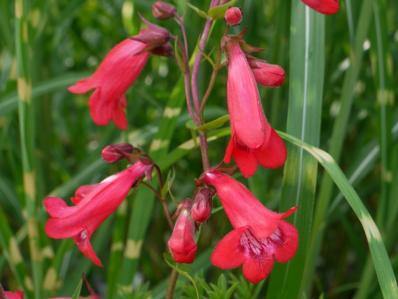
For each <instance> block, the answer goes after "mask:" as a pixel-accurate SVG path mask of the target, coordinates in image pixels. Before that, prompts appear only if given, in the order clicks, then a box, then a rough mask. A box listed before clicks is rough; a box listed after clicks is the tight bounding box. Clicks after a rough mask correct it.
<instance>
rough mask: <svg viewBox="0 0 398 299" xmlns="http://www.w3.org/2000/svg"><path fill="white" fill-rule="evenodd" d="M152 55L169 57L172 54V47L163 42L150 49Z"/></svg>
mask: <svg viewBox="0 0 398 299" xmlns="http://www.w3.org/2000/svg"><path fill="white" fill-rule="evenodd" d="M151 53H152V54H153V55H158V56H165V57H170V56H172V55H173V47H172V46H171V45H170V44H164V45H161V46H160V47H157V48H154V49H152V50H151Z"/></svg>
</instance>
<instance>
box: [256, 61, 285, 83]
mask: <svg viewBox="0 0 398 299" xmlns="http://www.w3.org/2000/svg"><path fill="white" fill-rule="evenodd" d="M249 64H250V67H251V68H252V71H253V74H254V78H256V81H257V83H259V84H261V85H263V86H266V87H277V86H281V85H282V84H283V82H285V70H284V69H283V68H282V67H281V66H279V65H277V64H270V63H267V62H266V61H263V60H260V59H254V58H249Z"/></svg>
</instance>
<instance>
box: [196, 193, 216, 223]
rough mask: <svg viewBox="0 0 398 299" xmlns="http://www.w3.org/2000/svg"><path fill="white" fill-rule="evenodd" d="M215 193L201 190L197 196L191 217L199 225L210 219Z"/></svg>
mask: <svg viewBox="0 0 398 299" xmlns="http://www.w3.org/2000/svg"><path fill="white" fill-rule="evenodd" d="M213 195H214V191H213V190H211V189H209V188H201V189H200V190H199V191H198V192H197V193H196V195H195V198H194V201H193V205H192V209H191V216H192V219H193V220H195V221H196V222H198V223H203V222H205V221H207V219H209V217H210V215H211V209H212V198H213Z"/></svg>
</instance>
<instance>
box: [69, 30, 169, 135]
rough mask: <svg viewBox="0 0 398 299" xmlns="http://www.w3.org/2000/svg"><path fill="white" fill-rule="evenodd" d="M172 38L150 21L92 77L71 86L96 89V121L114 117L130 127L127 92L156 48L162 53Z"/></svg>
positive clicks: (101, 122) (105, 121)
mask: <svg viewBox="0 0 398 299" xmlns="http://www.w3.org/2000/svg"><path fill="white" fill-rule="evenodd" d="M168 40H169V33H168V31H167V30H165V29H163V28H161V27H158V26H156V25H153V24H150V23H148V28H147V29H144V30H142V31H141V32H140V33H139V34H138V35H137V36H134V37H132V38H127V39H125V40H123V41H122V42H120V43H119V44H117V45H116V46H115V47H114V48H113V49H112V50H111V51H110V52H109V53H108V54H107V55H106V56H105V58H104V60H103V61H102V62H101V64H100V65H99V67H98V68H97V70H96V71H95V73H94V74H92V75H91V76H90V77H88V78H86V79H83V80H81V81H78V82H77V83H75V84H74V85H72V86H70V87H69V88H68V90H69V91H70V92H72V93H76V94H83V93H86V92H88V91H89V90H92V89H95V91H94V92H93V94H92V95H91V96H90V101H89V107H90V114H91V117H92V119H93V121H94V123H95V124H96V125H98V126H105V125H107V124H109V122H110V121H113V122H114V123H115V125H116V126H117V127H118V128H120V129H123V130H124V129H127V119H126V113H125V109H126V106H127V101H126V98H125V93H126V91H127V89H128V88H129V87H130V86H131V85H132V84H133V83H134V81H135V80H136V79H137V77H138V76H139V75H140V73H141V72H142V70H143V68H144V67H145V65H146V63H147V61H148V58H149V55H150V53H151V51H152V52H154V53H162V52H164V51H165V50H163V49H166V48H165V46H164V45H165V44H166V43H167V41H168Z"/></svg>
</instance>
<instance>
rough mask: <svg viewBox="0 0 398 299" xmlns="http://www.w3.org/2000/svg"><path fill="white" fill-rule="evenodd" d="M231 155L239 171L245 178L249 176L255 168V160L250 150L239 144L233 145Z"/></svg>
mask: <svg viewBox="0 0 398 299" xmlns="http://www.w3.org/2000/svg"><path fill="white" fill-rule="evenodd" d="M233 156H234V159H235V162H236V164H237V165H238V167H239V170H240V172H241V173H242V175H243V176H244V177H245V178H249V177H251V176H252V175H254V173H255V172H256V170H257V160H256V157H255V156H254V154H253V152H252V151H251V150H245V149H244V148H242V147H240V146H239V145H237V146H235V147H234V151H233Z"/></svg>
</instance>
